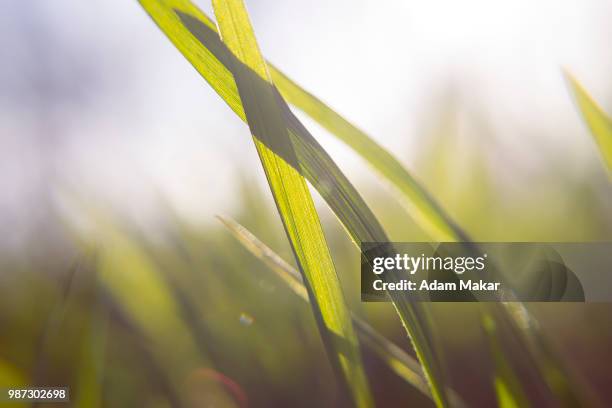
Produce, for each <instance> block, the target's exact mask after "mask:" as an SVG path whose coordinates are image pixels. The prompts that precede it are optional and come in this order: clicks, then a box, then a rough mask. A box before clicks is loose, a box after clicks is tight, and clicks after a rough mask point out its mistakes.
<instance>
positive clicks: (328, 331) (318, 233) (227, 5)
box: [213, 0, 373, 407]
mask: <svg viewBox="0 0 612 408" xmlns="http://www.w3.org/2000/svg"><path fill="white" fill-rule="evenodd" d="M213 8H214V10H215V14H216V16H217V21H218V24H219V31H220V32H221V37H222V40H223V42H224V43H225V44H226V45H227V46H228V48H229V50H230V51H231V52H233V53H234V55H235V56H236V58H237V60H236V61H234V64H233V66H232V71H233V73H234V78H235V80H236V84H237V86H238V91H239V94H240V98H241V100H242V105H243V107H244V109H245V113H246V117H247V122H248V124H249V127H250V129H251V133H252V134H253V140H254V142H255V146H256V148H257V152H258V153H259V157H260V159H261V162H262V165H263V167H264V170H265V172H266V176H267V178H268V183H269V185H270V189H271V190H272V193H273V195H274V199H275V202H276V205H277V207H278V211H279V214H280V216H281V219H282V221H283V225H284V226H285V231H286V233H287V236H288V238H289V241H290V243H291V247H292V249H293V252H294V255H295V257H296V260H297V263H298V265H299V267H300V271H301V272H302V275H303V277H304V282H306V287H307V289H308V292H309V294H310V296H309V297H310V298H311V299H312V301H311V305H312V307H313V312H314V314H315V317H316V320H317V322H318V323H319V330H320V332H321V336H322V338H323V340H324V343H325V345H326V348H327V352H328V354H329V355H330V359H331V360H332V363H333V364H332V365H333V366H334V367H335V368H336V370H337V373H338V374H339V375H340V376H341V378H343V379H344V382H345V385H346V387H347V389H348V391H349V392H350V394H351V396H352V401H353V402H354V404H355V405H356V406H359V407H368V406H372V405H373V401H372V397H371V395H370V391H369V386H368V383H367V379H366V376H365V371H364V369H363V365H362V362H361V355H360V352H359V347H358V342H357V337H356V336H355V333H354V330H353V326H352V323H351V320H350V314H349V312H348V309H347V308H346V305H345V302H344V295H343V293H342V289H341V288H340V282H339V281H338V278H337V275H336V270H335V267H334V264H333V262H332V258H331V254H330V252H329V248H328V247H327V243H326V241H325V237H324V235H323V230H322V227H321V223H320V221H319V217H318V214H317V211H316V209H315V206H314V202H313V201H312V197H311V196H310V192H309V191H308V186H307V184H306V180H305V179H304V178H303V177H302V175H301V174H300V173H299V172H298V171H297V170H296V169H295V168H294V167H292V166H291V165H290V164H289V163H287V162H286V161H285V160H284V159H283V157H281V155H278V154H277V153H276V152H275V151H272V150H271V149H270V148H269V147H268V146H270V145H276V146H279V147H280V149H281V150H282V151H283V152H284V155H283V156H285V157H289V158H290V163H291V162H293V163H297V157H296V156H295V151H294V148H293V144H292V142H291V139H290V138H289V134H288V132H287V127H286V125H285V122H284V115H283V111H282V109H281V107H280V106H279V105H278V103H277V96H276V94H275V92H274V88H273V86H272V82H271V79H270V76H269V74H268V69H267V66H266V63H265V61H264V59H263V57H262V55H261V53H260V52H259V47H258V45H257V42H256V39H255V35H254V33H253V29H252V27H251V23H250V20H249V17H248V13H247V11H246V8H245V6H244V4H243V2H242V0H213ZM253 73H254V74H255V75H256V76H255V75H253ZM262 139H264V140H267V143H264V142H263V141H261V140H262Z"/></svg>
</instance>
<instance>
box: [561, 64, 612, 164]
mask: <svg viewBox="0 0 612 408" xmlns="http://www.w3.org/2000/svg"><path fill="white" fill-rule="evenodd" d="M566 78H567V81H568V83H569V84H570V87H571V90H572V92H573V94H574V98H575V99H576V104H577V105H578V108H579V109H580V113H581V114H582V117H583V118H584V121H585V122H586V124H587V125H588V127H589V130H590V131H591V134H592V135H593V138H594V139H595V142H596V143H597V146H598V147H599V151H600V152H601V156H602V158H603V161H604V163H605V164H606V166H607V168H608V175H612V119H611V118H610V117H609V116H608V115H607V114H606V113H605V112H604V110H603V109H602V108H601V107H600V106H599V105H598V104H597V102H596V101H595V100H594V99H593V98H592V97H591V95H589V93H588V92H587V91H586V89H584V87H583V86H582V85H581V84H580V83H579V82H578V80H576V78H574V77H573V76H572V75H571V74H569V73H566Z"/></svg>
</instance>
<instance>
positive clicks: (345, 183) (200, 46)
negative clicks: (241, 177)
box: [139, 0, 448, 406]
mask: <svg viewBox="0 0 612 408" xmlns="http://www.w3.org/2000/svg"><path fill="white" fill-rule="evenodd" d="M139 1H140V4H141V5H142V7H143V8H144V9H145V10H146V11H147V12H148V14H149V15H150V16H151V17H152V19H153V20H154V21H155V23H156V24H157V25H158V26H159V28H160V29H161V30H162V31H163V32H164V33H165V34H166V35H167V36H168V38H169V39H170V41H172V43H173V44H174V45H175V46H176V47H177V48H178V49H179V51H180V52H181V53H182V54H183V55H184V56H185V57H186V58H187V60H188V61H189V62H191V64H192V65H193V66H194V68H196V70H197V71H198V72H199V73H200V74H201V75H202V77H203V78H204V79H205V80H206V81H207V82H208V83H209V85H210V86H211V87H212V88H213V89H214V90H215V91H216V92H217V93H218V94H219V95H220V96H221V98H222V99H223V100H224V101H225V102H226V103H227V105H228V106H229V107H230V108H231V109H232V110H233V111H234V112H235V113H236V114H237V116H238V117H239V118H240V119H242V120H243V121H246V114H245V109H244V107H243V105H242V102H241V98H240V95H239V92H238V87H237V85H236V81H235V79H234V76H233V74H232V72H231V71H230V69H229V68H228V67H229V66H234V67H235V66H236V61H235V60H236V58H235V57H234V56H233V55H232V54H231V53H230V52H229V51H228V50H227V47H226V46H225V45H224V44H223V43H222V42H221V41H220V40H219V37H218V34H217V31H216V27H215V25H214V24H213V23H212V21H211V20H210V19H209V18H208V17H207V16H206V15H205V14H204V13H202V12H201V11H200V10H199V9H198V8H197V7H196V6H195V5H194V4H193V3H191V2H189V1H187V0H139ZM238 66H239V67H240V65H238ZM248 73H249V71H248V70H247V71H245V76H248V75H249V74H248ZM277 102H278V104H279V105H280V106H281V108H282V109H283V114H284V118H285V123H286V125H287V130H288V132H289V136H290V139H291V142H292V145H293V148H294V149H295V156H296V157H283V158H284V159H285V160H286V161H288V162H289V163H290V164H291V165H292V167H294V169H296V170H298V171H300V172H301V173H302V174H303V175H304V177H306V178H307V179H308V181H310V183H311V184H312V186H313V187H314V188H315V189H316V190H317V191H318V192H319V193H320V194H321V196H322V197H323V199H324V200H325V201H326V203H327V204H328V205H329V206H330V208H331V209H332V211H333V212H334V214H335V215H336V216H337V217H338V219H339V220H340V222H341V224H342V225H343V226H344V228H345V229H346V231H347V233H348V234H349V236H350V237H351V238H352V240H353V241H354V242H355V243H356V244H357V245H360V243H362V242H388V241H389V239H388V237H387V235H386V234H385V232H384V230H383V228H382V226H381V225H380V223H379V222H378V220H377V219H376V217H375V216H374V214H373V213H372V212H371V210H370V209H369V207H368V206H367V205H366V203H365V202H364V201H363V198H362V197H361V195H360V194H359V193H358V192H357V191H356V190H355V188H354V187H353V185H352V184H351V183H350V182H349V180H348V179H347V178H346V176H345V175H344V174H343V173H342V172H341V171H340V169H339V168H338V167H337V165H336V164H335V162H334V161H333V160H332V159H331V157H330V156H329V155H328V154H327V152H325V150H323V149H322V147H321V146H320V145H319V144H318V142H317V141H316V140H315V139H314V138H313V137H312V135H310V133H309V132H308V130H307V129H306V128H305V127H304V126H303V125H302V124H301V123H300V122H299V121H298V120H297V118H296V117H295V116H294V115H293V114H292V113H291V111H290V110H289V108H288V106H287V104H286V102H285V101H284V99H282V97H281V96H280V94H279V95H277ZM268 147H270V148H272V147H273V149H272V150H274V151H275V153H280V154H283V153H287V152H284V151H283V149H282V148H279V147H278V146H268ZM293 159H297V162H292V161H291V160H293ZM391 300H392V301H393V304H394V306H395V308H396V311H397V313H398V315H399V317H400V319H401V321H402V324H403V325H404V327H405V329H406V331H407V333H408V334H409V336H410V339H411V340H412V343H413V346H414V348H415V351H416V353H417V356H418V358H419V360H420V362H421V364H422V366H423V371H424V373H425V376H426V378H427V380H428V382H429V385H430V387H431V390H432V395H433V397H434V399H435V401H436V404H437V405H439V406H447V405H448V402H447V401H448V398H447V396H446V391H445V388H444V381H443V379H442V370H441V366H440V362H439V361H438V359H437V356H436V354H435V353H434V350H433V349H432V348H431V346H430V345H429V338H430V336H431V333H430V330H429V328H428V325H429V324H430V323H431V322H430V321H429V317H428V316H427V313H426V310H425V308H424V307H423V306H422V305H421V304H420V303H419V302H416V301H415V300H414V299H411V298H408V297H407V296H406V295H403V294H398V293H392V294H391Z"/></svg>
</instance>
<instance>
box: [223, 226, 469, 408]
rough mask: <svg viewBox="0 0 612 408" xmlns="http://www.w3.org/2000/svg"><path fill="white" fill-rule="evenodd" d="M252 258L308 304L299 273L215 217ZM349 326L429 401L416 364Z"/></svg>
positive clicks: (453, 397)
mask: <svg viewBox="0 0 612 408" xmlns="http://www.w3.org/2000/svg"><path fill="white" fill-rule="evenodd" d="M217 218H218V219H219V220H220V221H221V222H222V223H223V225H224V226H225V227H227V229H228V230H229V231H230V233H231V234H232V236H233V237H234V238H236V240H237V241H238V242H240V243H241V244H242V245H243V246H244V247H245V248H246V249H247V250H248V251H249V252H250V253H251V254H252V255H254V256H255V257H256V258H258V259H260V260H261V261H262V262H263V263H264V264H266V265H267V266H268V267H269V268H270V270H272V271H273V272H274V273H275V274H276V276H278V277H279V278H280V279H281V280H282V281H283V282H284V283H285V284H286V285H287V286H288V287H289V288H290V289H291V290H292V291H293V292H294V293H295V294H296V295H297V296H298V297H300V298H301V299H303V300H304V301H306V302H308V301H309V300H308V293H307V291H306V288H305V287H304V284H303V281H302V277H301V276H300V273H299V272H298V271H297V270H296V269H295V268H293V267H292V266H291V265H290V264H289V263H287V262H286V261H285V260H284V259H283V258H281V257H280V256H279V255H278V254H277V253H276V252H274V251H273V250H272V249H270V247H268V246H267V245H266V244H264V243H263V242H261V241H260V240H259V239H258V238H257V237H256V236H255V235H253V234H252V233H251V232H250V231H249V230H248V229H246V228H245V227H244V226H242V225H240V224H239V223H237V222H236V221H234V220H233V219H231V218H229V217H222V216H218V217H217ZM353 324H354V326H355V329H356V330H357V333H358V335H359V337H360V339H361V340H362V342H363V343H364V344H365V345H366V346H367V347H369V348H370V349H371V350H372V351H373V352H374V353H375V354H376V355H378V357H379V358H380V359H381V360H382V361H383V362H385V363H386V364H387V366H388V367H389V368H390V369H391V370H392V371H393V372H395V373H396V374H397V375H398V376H399V377H400V378H402V379H404V380H405V381H406V382H407V383H408V384H410V385H412V386H413V387H415V388H416V389H417V390H419V391H420V392H422V393H423V394H424V395H426V396H427V397H429V398H432V400H433V397H432V394H431V391H430V390H429V386H428V384H427V379H426V378H425V375H424V374H423V370H422V369H421V365H420V364H419V362H418V361H417V360H416V359H415V358H413V357H412V356H410V355H409V354H407V353H406V352H405V351H404V350H402V349H401V348H399V347H398V346H396V345H395V344H393V343H392V342H391V341H389V340H387V339H386V338H385V337H384V336H383V335H381V334H380V333H378V332H377V331H376V330H375V329H374V328H373V327H372V326H370V325H369V324H368V323H367V322H366V321H364V320H362V319H361V318H359V317H358V316H355V315H353ZM448 394H449V399H450V401H451V402H452V406H454V407H464V406H466V404H465V402H464V401H463V400H462V398H461V397H460V396H459V395H458V394H457V393H455V392H454V391H453V390H448Z"/></svg>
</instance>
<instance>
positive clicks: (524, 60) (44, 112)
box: [0, 0, 612, 229]
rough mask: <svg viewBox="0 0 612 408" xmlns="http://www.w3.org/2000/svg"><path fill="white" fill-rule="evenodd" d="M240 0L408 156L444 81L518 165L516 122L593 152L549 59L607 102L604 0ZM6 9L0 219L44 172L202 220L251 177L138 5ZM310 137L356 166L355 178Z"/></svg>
mask: <svg viewBox="0 0 612 408" xmlns="http://www.w3.org/2000/svg"><path fill="white" fill-rule="evenodd" d="M198 4H200V5H201V6H202V7H203V8H204V9H205V10H207V11H208V12H210V7H209V5H208V4H207V3H206V2H201V1H200V2H198ZM247 5H248V7H249V10H250V12H251V14H252V19H253V23H254V26H255V30H256V33H257V35H258V38H259V41H260V45H261V48H262V49H263V51H264V53H265V54H266V55H267V56H268V58H269V59H271V60H273V61H274V62H275V63H276V64H277V65H278V66H280V67H281V68H283V69H284V71H285V72H287V73H288V74H289V75H290V76H292V77H293V78H294V79H296V80H297V81H298V82H299V83H301V84H302V85H303V86H304V87H306V88H307V89H308V90H310V91H312V92H314V93H315V94H316V95H318V96H320V97H321V98H322V99H323V100H325V101H327V102H328V103H329V104H330V105H332V106H333V107H334V108H336V109H337V110H338V111H339V112H341V113H342V114H344V115H345V116H346V117H347V118H349V119H350V120H351V121H353V122H354V123H356V124H357V125H359V126H360V127H361V128H363V129H364V130H366V131H368V132H369V133H370V134H371V135H372V136H373V137H374V138H375V139H376V140H378V141H379V142H380V143H382V144H383V145H385V146H387V147H388V148H390V149H392V150H393V151H394V152H395V153H396V155H397V156H398V157H399V158H400V159H401V160H402V161H404V162H405V163H406V164H407V165H408V166H409V167H410V164H411V163H412V162H413V160H414V159H415V154H416V153H415V152H418V147H419V146H421V145H422V144H423V140H422V137H423V135H422V134H421V129H422V126H423V118H424V117H426V116H427V114H428V112H430V111H431V110H432V108H436V103H437V102H438V101H439V97H440V95H441V94H442V95H443V94H444V93H445V91H447V90H448V89H450V88H452V89H454V90H455V91H456V92H458V94H459V95H460V104H461V106H465V108H466V109H468V110H469V109H477V110H478V111H481V112H484V113H486V114H487V119H488V120H489V121H490V122H491V125H492V126H493V128H494V130H495V134H496V137H498V138H501V139H505V140H506V142H507V144H506V145H505V146H506V147H505V148H507V149H509V150H508V156H509V158H510V159H509V160H511V161H513V163H514V165H515V166H518V167H520V166H521V163H522V161H521V160H522V159H524V160H525V163H528V162H529V160H530V159H529V152H528V150H529V148H528V147H529V146H528V145H529V144H530V143H532V142H533V140H529V141H527V140H524V138H523V139H521V135H523V133H524V132H523V131H526V130H529V131H530V132H531V133H530V134H535V136H530V137H535V138H538V139H539V140H538V141H536V142H535V143H536V145H538V143H539V146H547V148H551V149H556V148H559V146H561V147H560V148H561V150H564V149H565V150H568V149H570V150H571V151H572V152H573V154H575V155H576V157H577V158H580V160H582V161H591V160H593V158H594V149H593V146H592V144H591V141H590V139H589V137H588V136H587V134H586V131H585V129H584V127H583V125H582V124H581V123H580V121H579V119H578V117H577V115H576V113H575V109H574V107H573V105H572V101H571V99H570V98H569V96H568V93H567V88H566V87H565V84H564V81H563V77H562V75H561V67H566V68H568V69H570V70H571V71H572V72H574V73H575V74H576V76H577V77H578V78H580V80H581V81H582V82H583V84H584V85H585V86H586V87H587V88H588V89H589V90H590V91H591V92H592V94H593V95H594V96H595V97H596V98H598V99H599V100H600V101H601V103H602V104H603V105H604V107H605V108H607V109H608V110H609V111H611V112H612V99H611V95H612V47H610V41H609V39H610V38H612V25H611V24H609V21H610V17H612V2H610V1H608V0H580V1H578V0H574V1H568V0H556V1H553V0H508V1H499V0H497V1H496V0H462V1H456V0H403V1H399V0H370V1H364V0H309V1H296V0H285V1H273V0H259V1H247ZM4 9H5V10H4V11H3V13H2V14H1V15H0V60H1V61H2V64H1V66H0V74H1V75H0V191H1V193H0V225H2V224H5V225H6V226H7V227H9V228H11V229H14V228H17V229H19V228H20V227H21V226H23V225H24V223H27V222H28V220H31V219H32V218H33V217H34V218H35V217H36V207H37V204H38V203H39V202H40V201H39V200H41V197H42V198H43V199H46V198H48V197H49V196H51V197H55V194H56V193H55V190H54V188H53V186H54V185H55V183H61V184H62V185H72V188H75V189H77V190H79V191H88V192H89V193H90V194H91V195H92V197H102V198H104V199H108V200H110V201H111V202H113V203H114V204H116V205H117V206H118V207H120V208H122V209H125V210H127V211H129V212H130V213H132V214H134V215H137V216H143V217H147V214H149V213H154V210H155V208H152V207H150V206H149V204H150V203H151V202H152V201H153V199H154V198H156V197H157V195H158V193H159V192H161V193H162V194H165V195H166V196H167V198H168V199H169V200H170V202H171V203H172V204H173V205H175V206H176V207H177V208H178V209H179V211H180V212H181V213H182V214H184V215H188V216H190V217H192V218H193V219H195V220H198V221H202V222H208V221H209V220H212V217H213V215H214V214H216V213H218V212H231V208H232V206H233V205H235V204H236V203H235V202H234V195H235V194H236V193H237V188H238V177H239V175H240V174H241V173H243V171H244V170H245V169H248V173H249V174H250V175H251V176H252V177H254V178H255V179H256V180H259V181H260V182H263V173H262V171H261V170H260V168H259V164H258V160H257V157H256V154H255V151H254V148H253V146H252V142H251V141H250V140H249V136H248V130H247V128H246V126H244V125H242V124H241V123H240V122H239V121H237V119H236V118H235V117H234V115H233V113H232V112H231V111H230V110H229V109H228V108H227V107H226V106H225V105H224V103H223V102H222V101H221V100H220V99H219V98H218V97H217V95H216V94H214V93H213V91H212V90H211V89H210V88H209V87H208V85H207V84H206V83H204V82H203V81H202V80H201V78H200V77H199V76H198V75H197V74H196V73H195V71H194V70H193V69H192V68H191V67H190V65H189V64H188V63H187V62H186V61H185V60H184V59H183V57H182V56H181V55H180V54H179V53H178V52H177V51H176V50H175V49H174V47H173V46H172V45H171V44H170V43H169V41H167V40H166V38H165V37H164V36H163V35H162V34H161V32H160V31H159V30H158V29H157V27H156V26H155V25H154V24H153V23H152V22H151V21H150V19H149V18H148V17H147V16H146V15H145V13H144V12H143V11H142V10H141V9H140V7H139V6H138V4H137V2H136V1H125V0H96V1H86V2H85V1H79V0H55V1H48V2H18V1H14V2H11V3H9V5H5V7H4ZM311 130H312V131H313V133H314V135H315V136H316V137H317V138H318V139H319V140H321V142H322V143H323V144H324V146H326V147H327V148H328V149H329V151H330V153H331V155H332V157H335V158H337V159H338V161H339V163H340V164H341V165H342V168H343V169H346V170H347V173H348V174H351V175H352V177H359V175H360V174H363V172H364V171H366V168H365V167H364V166H363V165H362V164H361V163H360V161H359V160H358V159H357V158H356V157H355V156H354V155H353V154H351V153H350V152H349V151H348V149H347V148H345V147H344V146H342V145H341V144H339V143H338V142H335V141H334V140H333V139H332V138H331V137H328V136H327V135H325V134H324V133H323V132H322V131H321V130H320V129H319V128H318V127H316V126H315V127H311ZM555 146H557V147H555ZM531 159H533V157H532V158H531ZM536 159H537V157H536ZM526 165H527V164H526ZM41 191H42V192H41ZM45 197H46V198H45ZM53 199H54V198H51V200H53ZM39 215H40V214H39ZM40 216H42V215H40Z"/></svg>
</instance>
